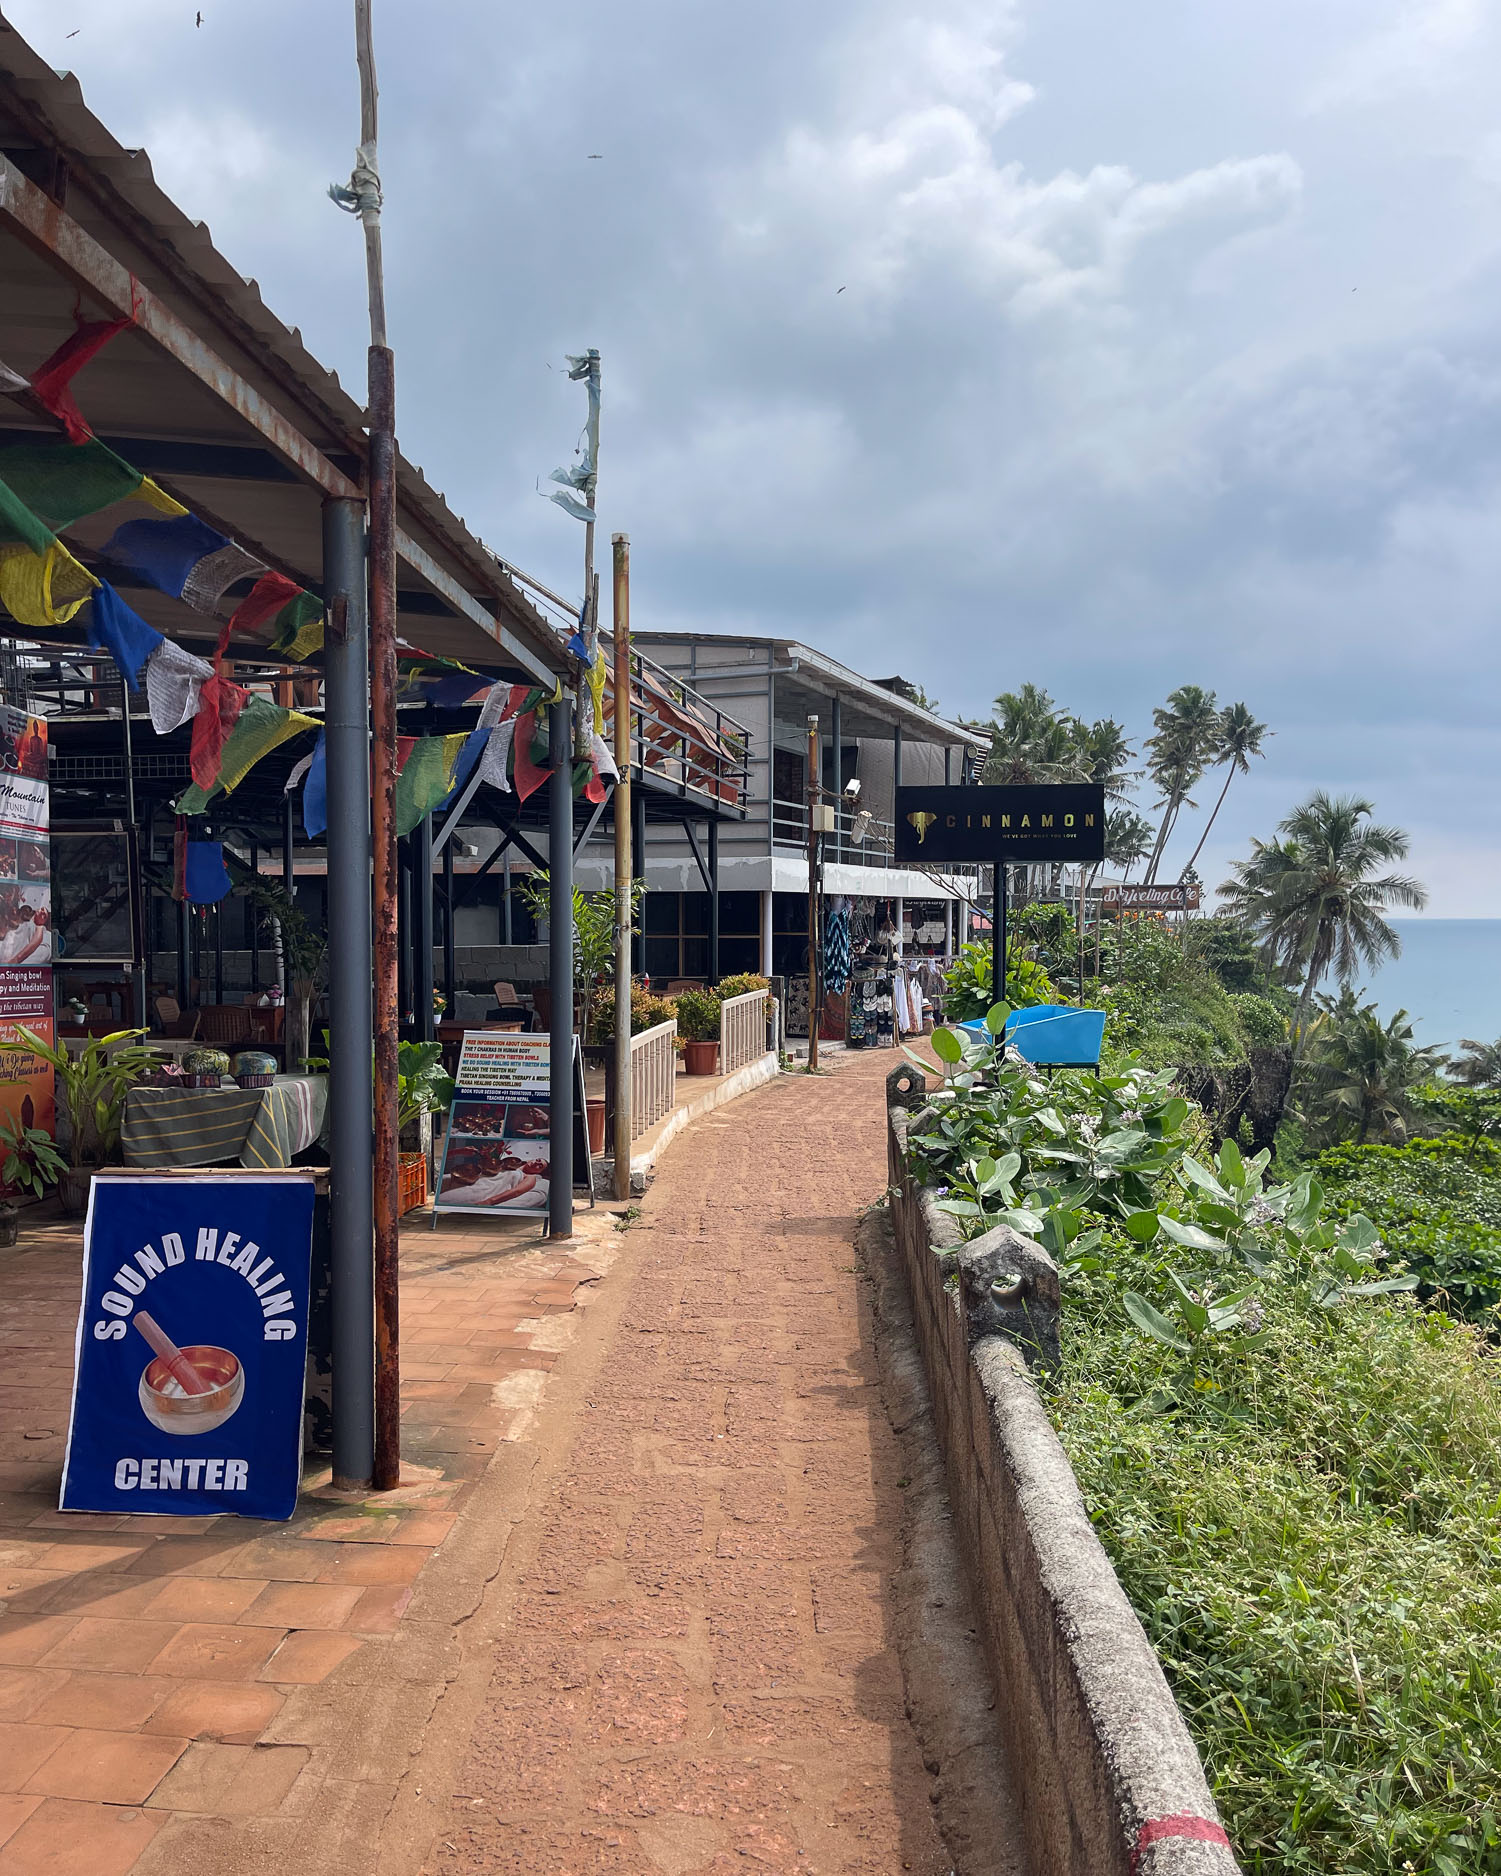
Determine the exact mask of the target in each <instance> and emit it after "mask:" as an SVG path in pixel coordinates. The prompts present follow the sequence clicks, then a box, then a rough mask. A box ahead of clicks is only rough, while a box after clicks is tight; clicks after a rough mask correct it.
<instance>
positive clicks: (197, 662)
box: [146, 638, 214, 736]
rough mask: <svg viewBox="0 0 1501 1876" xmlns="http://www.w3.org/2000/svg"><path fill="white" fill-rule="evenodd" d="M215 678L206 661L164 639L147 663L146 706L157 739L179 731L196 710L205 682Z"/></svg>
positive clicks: (211, 667)
mask: <svg viewBox="0 0 1501 1876" xmlns="http://www.w3.org/2000/svg"><path fill="white" fill-rule="evenodd" d="M213 675H214V667H213V666H212V665H211V664H210V663H209V662H208V660H207V659H206V658H196V657H194V655H193V653H192V652H190V651H184V650H183V648H182V646H181V645H174V644H173V643H172V641H171V639H170V638H164V639H163V640H162V642H161V643H160V644H159V645H158V646H157V648H156V650H155V651H154V652H152V654H151V656H150V657H149V658H148V659H147V660H146V703H147V706H148V708H149V709H150V711H151V727H152V729H154V730H155V731H156V733H157V735H158V736H166V735H167V734H169V732H170V731H172V730H180V729H181V728H182V726H183V724H184V723H186V722H187V720H188V718H189V717H190V716H192V715H193V714H194V713H195V712H196V711H197V709H198V697H199V693H200V692H201V691H202V689H203V686H204V683H205V681H206V680H207V679H208V678H211V677H212V676H213Z"/></svg>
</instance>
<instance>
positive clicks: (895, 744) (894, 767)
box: [891, 723, 902, 788]
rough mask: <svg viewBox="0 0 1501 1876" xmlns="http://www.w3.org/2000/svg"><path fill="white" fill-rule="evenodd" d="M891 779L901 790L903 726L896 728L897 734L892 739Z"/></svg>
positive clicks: (899, 725)
mask: <svg viewBox="0 0 1501 1876" xmlns="http://www.w3.org/2000/svg"><path fill="white" fill-rule="evenodd" d="M891 779H892V781H893V782H894V783H895V785H896V786H897V787H898V788H900V787H901V785H902V726H901V724H900V723H898V724H897V726H896V733H895V734H894V735H893V737H892V739H891Z"/></svg>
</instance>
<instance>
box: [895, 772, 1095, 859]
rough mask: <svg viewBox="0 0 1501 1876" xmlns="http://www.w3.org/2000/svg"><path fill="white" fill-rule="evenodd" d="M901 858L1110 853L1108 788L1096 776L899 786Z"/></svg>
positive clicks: (897, 854)
mask: <svg viewBox="0 0 1501 1876" xmlns="http://www.w3.org/2000/svg"><path fill="white" fill-rule="evenodd" d="M894 818H895V821H896V851H895V858H896V859H897V861H898V862H902V861H908V862H911V861H916V862H917V863H919V864H924V863H932V864H935V865H942V864H943V863H944V862H945V861H947V860H1006V861H1009V862H1010V863H1011V864H1012V865H1013V866H1023V865H1025V864H1026V863H1027V862H1028V861H1029V860H1061V861H1063V862H1064V863H1065V864H1066V865H1088V864H1089V863H1091V862H1092V861H1095V860H1103V859H1104V857H1105V790H1104V788H1103V787H1102V786H1101V785H1100V784H1099V783H1098V782H1054V783H1042V782H1039V783H1031V782H1019V783H1010V784H1007V785H1006V786H1004V787H998V788H899V789H897V791H896V814H895V817H894Z"/></svg>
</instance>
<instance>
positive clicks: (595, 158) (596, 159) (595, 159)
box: [589, 156, 605, 163]
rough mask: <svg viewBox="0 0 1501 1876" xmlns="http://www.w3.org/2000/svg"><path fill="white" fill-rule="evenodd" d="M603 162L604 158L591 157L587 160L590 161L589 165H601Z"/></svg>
mask: <svg viewBox="0 0 1501 1876" xmlns="http://www.w3.org/2000/svg"><path fill="white" fill-rule="evenodd" d="M604 160H605V159H604V158H603V157H602V156H591V157H590V158H589V161H590V162H591V163H602V162H603V161H604Z"/></svg>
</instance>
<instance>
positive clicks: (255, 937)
mask: <svg viewBox="0 0 1501 1876" xmlns="http://www.w3.org/2000/svg"><path fill="white" fill-rule="evenodd" d="M250 872H251V876H252V878H253V879H254V880H255V882H256V884H257V885H259V884H260V877H261V850H260V847H259V846H258V845H257V844H256V842H255V841H253V840H252V841H251V843H250ZM245 933H246V937H247V938H248V940H249V942H250V988H251V989H252V990H259V989H260V987H261V915H260V911H259V909H258V908H257V906H256V903H255V901H254V900H253V899H247V900H246V901H245Z"/></svg>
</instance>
